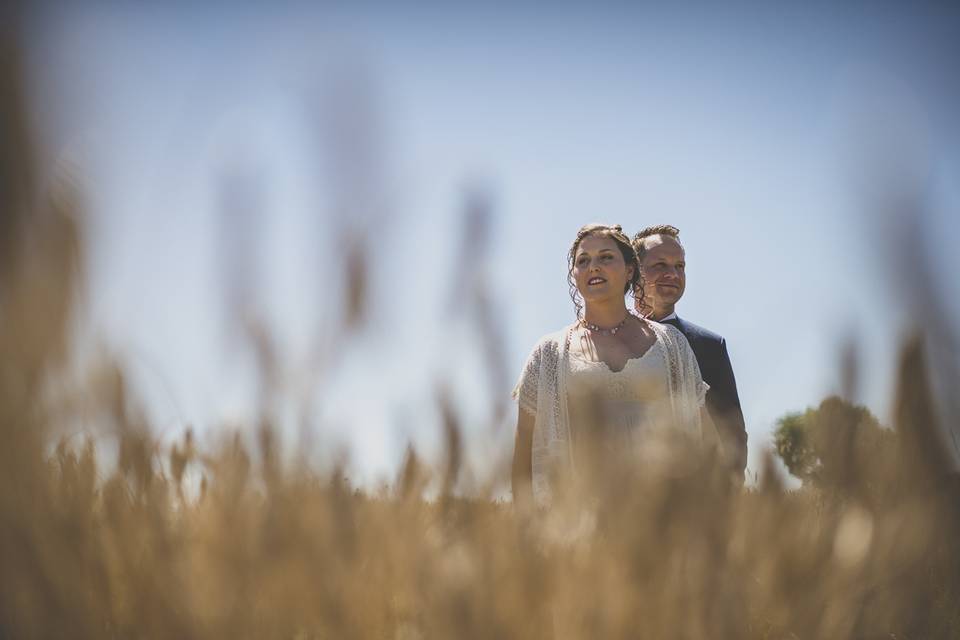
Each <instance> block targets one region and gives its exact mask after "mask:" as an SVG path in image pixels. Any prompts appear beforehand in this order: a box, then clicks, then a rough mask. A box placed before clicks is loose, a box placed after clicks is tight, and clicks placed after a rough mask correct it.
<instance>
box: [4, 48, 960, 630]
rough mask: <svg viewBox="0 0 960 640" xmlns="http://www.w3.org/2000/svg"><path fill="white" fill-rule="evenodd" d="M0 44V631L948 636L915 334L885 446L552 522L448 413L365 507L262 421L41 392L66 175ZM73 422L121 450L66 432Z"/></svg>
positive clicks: (949, 481) (945, 517) (570, 508)
mask: <svg viewBox="0 0 960 640" xmlns="http://www.w3.org/2000/svg"><path fill="white" fill-rule="evenodd" d="M0 49H2V59H0V85H2V89H3V90H2V92H0V105H2V107H0V128H2V131H3V135H2V139H3V140H4V144H3V147H2V148H0V154H2V165H0V181H2V184H0V199H2V200H0V475H2V478H0V637H2V638H197V639H200V638H292V639H301V638H302V639H306V638H331V639H332V638H378V639H379V638H383V639H388V638H389V639H397V640H400V639H403V640H411V639H415V638H457V639H461V638H656V639H658V640H659V639H667V638H691V639H693V638H709V639H724V638H729V639H741V638H744V639H745V638H757V639H761V638H763V639H793V638H804V639H806V638H811V639H812V638H820V639H823V640H842V639H848V638H849V639H853V638H863V639H867V638H877V639H879V638H890V639H892V638H897V639H901V640H902V639H927V638H960V483H958V480H957V475H956V474H955V473H954V472H953V471H952V470H951V466H950V462H949V458H948V457H947V455H946V454H945V452H944V448H943V443H942V442H941V439H940V436H939V434H940V433H941V432H942V431H941V429H942V427H943V426H944V424H947V423H950V424H952V423H951V422H950V421H952V420H955V419H956V418H957V416H953V415H943V412H942V411H938V410H937V409H936V408H935V407H937V406H939V405H938V404H937V403H936V402H935V397H934V395H933V391H932V388H933V386H932V384H931V368H930V366H929V365H928V362H927V358H926V357H925V349H924V344H925V342H924V339H923V337H922V336H921V335H916V336H915V337H913V338H911V339H909V340H906V341H905V342H904V343H903V344H902V345H901V347H900V350H899V355H898V356H897V357H898V358H899V360H898V382H897V385H896V388H895V390H894V391H893V394H894V397H893V399H892V401H893V404H894V407H895V411H894V415H895V424H894V425H893V426H894V428H895V429H896V432H897V434H898V440H897V442H898V444H897V447H898V448H897V452H896V456H893V457H891V458H882V459H878V458H875V457H874V456H871V455H870V451H865V450H862V448H861V446H860V444H859V441H858V440H857V439H856V438H855V437H837V438H836V439H835V441H834V442H832V443H831V450H832V451H834V452H835V455H836V456H837V457H838V459H840V460H844V461H846V464H844V465H843V469H844V470H845V471H844V473H843V474H841V475H840V476H839V477H836V478H832V479H831V481H830V483H829V484H827V485H825V486H821V487H818V488H812V487H805V488H804V489H802V490H799V491H789V490H786V489H785V488H784V487H783V485H782V483H781V480H780V479H779V475H778V472H777V471H776V470H775V469H774V465H773V461H772V459H768V464H767V469H765V470H764V472H763V474H762V476H761V478H760V480H759V483H758V484H757V486H756V487H753V488H750V489H741V488H739V487H738V486H736V485H734V484H731V483H730V482H729V480H728V478H727V477H726V475H725V473H724V472H723V471H722V470H720V469H719V468H718V466H717V465H715V464H714V461H713V460H711V459H708V458H707V459H698V460H694V461H691V460H688V459H686V460H684V461H677V462H675V463H673V464H671V465H668V466H669V468H670V469H672V472H671V473H667V474H665V473H641V472H639V471H638V470H635V469H631V468H629V467H621V466H617V465H597V467H596V468H595V469H594V471H593V473H591V474H590V475H589V478H590V483H589V486H586V487H580V488H579V491H580V493H579V494H578V496H579V497H573V498H571V500H569V501H568V502H566V503H560V504H558V505H557V507H556V508H555V509H553V510H551V511H550V512H545V513H541V512H534V513H521V512H517V511H516V510H515V509H514V508H513V506H512V504H511V503H510V502H509V501H502V500H496V499H494V497H493V496H494V487H496V486H498V485H497V482H499V483H500V485H499V486H502V485H504V484H505V483H506V481H507V479H506V478H505V477H502V478H499V479H497V478H493V479H492V480H491V482H489V483H487V484H483V483H481V485H482V486H485V487H490V489H489V490H485V491H477V492H473V493H469V494H464V493H463V492H460V491H457V490H456V486H457V482H456V480H457V475H458V473H459V472H460V462H459V460H460V459H461V453H462V452H461V451H459V447H460V446H461V445H460V444H459V443H460V438H459V437H458V436H457V430H458V428H459V427H458V426H457V425H456V423H455V421H454V422H453V423H452V424H450V425H449V427H448V439H447V451H446V458H445V460H446V463H445V464H444V465H442V466H441V467H440V468H438V469H435V468H432V467H431V466H430V465H427V464H426V463H424V462H423V461H422V460H420V459H419V458H418V457H417V455H416V453H415V452H413V451H411V452H409V454H408V457H407V460H406V463H405V464H404V467H403V469H402V471H401V473H400V474H399V475H398V477H397V478H396V479H395V481H394V482H393V483H392V484H391V486H389V487H386V488H384V489H383V490H382V491H380V492H378V493H375V494H371V493H369V492H363V491H359V490H356V489H354V488H353V487H351V486H350V485H349V484H348V483H347V482H346V481H345V480H344V478H343V474H342V469H341V468H339V467H334V468H325V469H319V468H312V467H311V466H310V465H308V464H306V463H299V462H295V461H294V462H291V461H290V460H289V459H288V458H286V457H284V456H282V455H280V454H279V449H280V446H279V443H278V438H279V436H278V434H277V429H276V428H275V426H274V425H273V424H272V422H271V420H270V419H269V417H268V416H264V419H263V420H261V422H260V424H259V425H258V426H257V429H256V431H257V433H258V434H259V438H258V440H257V442H256V443H255V444H254V445H250V444H248V443H245V442H244V441H243V440H242V439H240V438H239V437H236V438H230V437H228V438H226V439H225V441H224V443H223V444H222V445H220V446H218V447H211V448H209V449H203V448H201V447H200V445H199V444H198V443H197V442H196V441H195V439H194V438H193V437H192V435H191V434H190V433H189V431H185V432H184V434H183V436H182V438H180V439H179V440H178V441H177V442H176V443H175V444H173V445H171V446H163V445H161V444H160V443H159V441H158V440H157V439H156V437H155V434H154V433H153V431H152V429H151V425H150V424H148V423H147V422H146V421H145V419H144V418H143V417H142V416H143V413H142V412H141V411H139V410H138V409H137V407H138V406H139V405H138V400H137V398H135V397H133V394H131V392H130V391H129V390H128V387H127V385H126V384H125V382H124V380H125V377H124V372H123V370H122V368H121V367H120V366H118V365H116V364H111V363H110V362H105V363H102V365H101V366H99V367H98V368H96V369H95V370H93V371H90V372H89V374H88V375H87V376H86V377H85V378H84V380H83V384H82V385H81V386H80V387H78V388H76V389H73V390H71V391H68V392H63V390H60V392H59V393H55V392H54V389H55V388H56V387H57V381H58V380H60V379H61V378H62V371H63V370H64V368H65V367H67V365H68V364H69V360H70V354H71V347H72V343H71V340H72V338H71V335H72V333H71V322H72V321H73V318H74V314H75V311H76V308H77V305H78V304H79V301H80V300H79V299H80V293H79V292H80V291H82V289H83V286H82V285H83V274H82V268H80V266H79V265H81V264H82V259H81V258H82V256H83V252H84V223H83V220H84V218H83V197H82V196H83V194H82V185H79V184H76V183H73V182H71V181H70V180H63V181H60V182H58V183H56V184H55V185H54V187H53V188H48V187H44V188H41V187H40V186H39V182H40V180H39V179H38V175H39V171H38V167H37V166H36V164H35V163H36V162H38V160H37V157H38V154H37V153H36V147H35V143H34V140H35V132H33V131H31V129H30V126H29V118H28V117H27V114H28V113H29V108H28V105H27V104H26V99H25V97H24V89H23V78H22V77H21V66H20V63H19V58H18V50H17V48H16V46H15V41H14V40H13V39H12V38H11V37H9V34H6V35H5V36H4V41H3V42H2V43H0ZM347 271H348V272H349V270H347ZM348 320H349V319H348ZM941 382H942V384H941V386H940V388H944V389H957V388H958V382H960V380H946V381H941ZM80 411H82V412H83V414H84V415H85V416H90V415H95V416H97V420H98V421H99V422H100V423H102V424H104V425H107V427H105V430H106V432H107V433H109V434H110V439H111V441H112V443H113V444H115V449H116V455H115V459H114V457H110V459H109V460H108V459H106V457H107V454H105V453H104V448H103V447H100V446H98V445H95V444H94V443H93V440H87V441H83V439H80V440H78V439H77V438H64V437H63V434H64V433H65V432H67V431H69V427H70V425H71V424H73V423H74V422H76V420H77V417H78V412H80ZM848 427H849V425H837V429H836V433H837V434H849V433H851V429H850V428H848ZM503 455H504V459H503V460H497V461H493V462H491V469H493V470H499V471H497V473H500V474H501V475H505V474H504V473H502V470H503V469H505V468H506V467H507V466H508V465H507V464H505V461H506V459H507V458H508V457H509V455H510V452H509V451H507V452H504V454H503ZM191 478H194V479H197V480H196V482H193V481H192V480H191ZM625 484H626V485H627V486H630V487H632V489H631V490H630V491H628V492H625V491H623V490H622V487H623V486H624V485H625ZM431 487H432V488H433V490H428V489H429V488H431ZM428 495H429V496H430V497H429V499H428V497H427V496H428Z"/></svg>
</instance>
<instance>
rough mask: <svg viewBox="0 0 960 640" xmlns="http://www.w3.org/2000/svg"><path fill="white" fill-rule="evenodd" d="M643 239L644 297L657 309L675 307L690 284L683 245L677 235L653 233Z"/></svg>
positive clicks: (642, 271)
mask: <svg viewBox="0 0 960 640" xmlns="http://www.w3.org/2000/svg"><path fill="white" fill-rule="evenodd" d="M644 242H645V243H646V245H645V246H646V248H647V252H646V254H645V255H644V256H643V262H642V264H641V273H642V274H643V287H644V300H645V301H646V303H647V304H648V305H649V306H651V307H653V308H654V309H658V310H662V309H667V308H670V309H672V308H673V305H675V304H676V303H677V301H678V300H680V298H681V297H682V296H683V290H684V289H685V288H686V286H687V275H686V266H687V265H686V258H685V256H684V252H683V247H681V246H680V243H679V242H677V241H676V239H675V238H673V237H671V236H665V235H655V236H650V237H649V238H646V239H645V240H644Z"/></svg>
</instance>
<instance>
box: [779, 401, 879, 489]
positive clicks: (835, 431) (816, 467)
mask: <svg viewBox="0 0 960 640" xmlns="http://www.w3.org/2000/svg"><path fill="white" fill-rule="evenodd" d="M896 445H897V434H896V432H894V431H893V430H892V429H888V428H886V427H884V426H883V425H881V424H880V422H879V421H878V420H877V418H876V417H875V416H874V415H873V414H872V413H870V411H869V410H868V409H867V408H866V407H863V406H860V405H854V404H852V403H850V402H847V401H846V400H843V399H842V398H840V397H838V396H830V397H828V398H826V399H824V400H823V402H821V403H820V406H819V407H817V408H815V409H814V408H808V409H807V410H806V411H804V412H802V413H788V414H786V415H784V416H783V417H781V418H780V419H779V420H777V428H776V431H775V432H774V447H775V449H776V451H777V455H778V456H780V459H781V460H783V463H784V464H785V465H786V467H787V469H788V470H789V471H790V473H791V474H793V475H794V476H796V477H797V478H800V479H801V480H802V481H803V482H804V484H807V483H810V484H813V485H815V486H817V487H820V488H842V487H844V486H849V485H850V484H851V483H852V482H853V481H854V479H855V476H861V479H864V480H867V481H868V482H869V481H870V480H871V476H873V475H875V474H876V473H877V472H878V471H877V470H879V469H883V468H890V467H889V466H887V465H888V464H889V463H891V462H894V461H895V460H894V458H895V456H896Z"/></svg>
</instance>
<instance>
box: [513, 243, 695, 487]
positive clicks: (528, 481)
mask: <svg viewBox="0 0 960 640" xmlns="http://www.w3.org/2000/svg"><path fill="white" fill-rule="evenodd" d="M568 265H569V271H568V280H569V282H570V292H571V297H572V298H573V300H574V306H575V307H576V312H577V321H576V322H575V323H573V324H572V325H570V326H568V327H566V328H564V329H562V330H560V331H558V332H556V333H551V334H548V335H546V336H544V337H543V338H541V339H540V341H539V342H538V343H537V345H536V346H535V347H534V349H533V351H532V352H531V353H530V356H529V357H528V358H527V362H526V365H525V366H524V369H523V372H522V374H521V376H520V380H519V382H518V383H517V386H516V388H515V389H514V397H516V398H517V400H518V402H519V405H520V406H519V411H518V417H517V433H516V443H515V448H514V460H513V494H514V501H515V502H516V503H517V504H518V505H521V506H522V505H524V504H529V502H530V499H531V498H532V499H533V500H534V502H535V503H536V504H538V505H541V506H543V505H547V504H549V503H550V502H551V500H552V496H553V493H554V491H555V489H556V487H555V484H556V482H557V480H558V479H560V480H569V479H571V478H575V477H576V476H577V474H578V473H589V472H590V470H591V467H590V466H589V465H588V464H587V462H588V457H589V455H590V454H599V455H600V456H601V457H604V458H607V457H609V456H617V457H619V458H620V459H622V458H623V456H626V457H628V458H631V459H635V460H637V461H641V462H642V461H644V459H645V458H646V457H648V454H650V452H651V450H652V449H654V448H655V447H656V445H655V443H656V442H657V441H658V440H659V439H658V438H657V437H656V436H657V435H663V434H664V433H667V432H669V433H670V434H671V435H674V436H675V435H681V436H688V439H692V440H693V441H695V442H697V443H702V441H703V440H705V439H707V440H709V439H710V438H709V437H708V436H709V435H710V432H711V429H712V425H711V424H705V423H704V420H703V419H702V418H701V413H702V412H701V408H702V406H703V402H704V397H705V395H706V391H707V388H708V387H707V384H706V383H705V382H703V379H702V378H701V376H700V368H699V366H698V365H697V361H696V358H695V356H694V355H693V351H692V350H691V348H690V345H689V344H688V343H687V340H686V338H684V337H683V335H682V334H681V333H680V332H679V331H678V330H677V329H675V328H674V327H672V326H670V325H661V324H659V323H657V322H653V321H651V320H647V319H644V318H640V317H638V316H635V315H632V314H631V313H630V312H629V311H628V308H632V307H633V306H634V305H633V300H631V303H630V305H629V307H628V306H627V304H626V300H625V298H626V296H627V295H628V294H631V295H632V296H637V297H639V298H641V299H642V297H643V291H642V279H641V278H640V266H639V263H638V261H637V256H636V253H635V252H634V250H633V247H632V246H631V244H630V240H629V238H627V236H626V235H624V233H623V231H622V229H621V228H620V226H619V225H613V226H608V225H600V224H591V225H586V226H584V227H582V228H581V229H580V231H579V232H578V233H577V238H576V240H575V241H574V243H573V246H572V247H571V248H570V253H569V256H568ZM697 446H700V445H699V444H698V445H697ZM594 459H596V458H594Z"/></svg>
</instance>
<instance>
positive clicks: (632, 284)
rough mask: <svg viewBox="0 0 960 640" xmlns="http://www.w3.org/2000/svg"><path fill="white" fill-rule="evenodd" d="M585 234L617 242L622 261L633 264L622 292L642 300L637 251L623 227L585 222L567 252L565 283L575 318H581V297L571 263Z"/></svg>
mask: <svg viewBox="0 0 960 640" xmlns="http://www.w3.org/2000/svg"><path fill="white" fill-rule="evenodd" d="M587 236H596V237H600V238H610V239H611V240H613V241H614V242H615V243H616V244H617V248H618V249H620V254H621V255H622V256H623V261H624V263H625V264H626V265H627V266H628V267H629V266H631V265H632V266H633V276H632V277H631V278H630V280H629V281H628V282H627V284H626V285H625V286H624V288H623V294H624V295H626V294H628V293H630V294H631V297H632V298H633V300H634V303H635V304H636V302H637V301H639V300H643V279H642V278H641V277H640V261H639V260H638V259H637V252H636V251H635V250H634V248H633V244H631V242H630V238H629V237H627V235H626V234H625V233H624V232H623V228H622V227H621V226H620V225H618V224H599V223H592V224H585V225H583V226H582V227H580V230H579V231H577V238H576V240H574V241H573V245H572V246H571V247H570V252H569V253H568V254H567V284H568V285H569V286H570V299H571V300H573V307H574V309H576V313H577V320H580V319H582V313H583V298H582V297H581V296H580V291H578V290H577V284H576V282H574V280H573V264H574V260H575V259H576V256H577V249H579V248H580V243H581V242H582V241H583V239H584V238H586V237H587Z"/></svg>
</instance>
